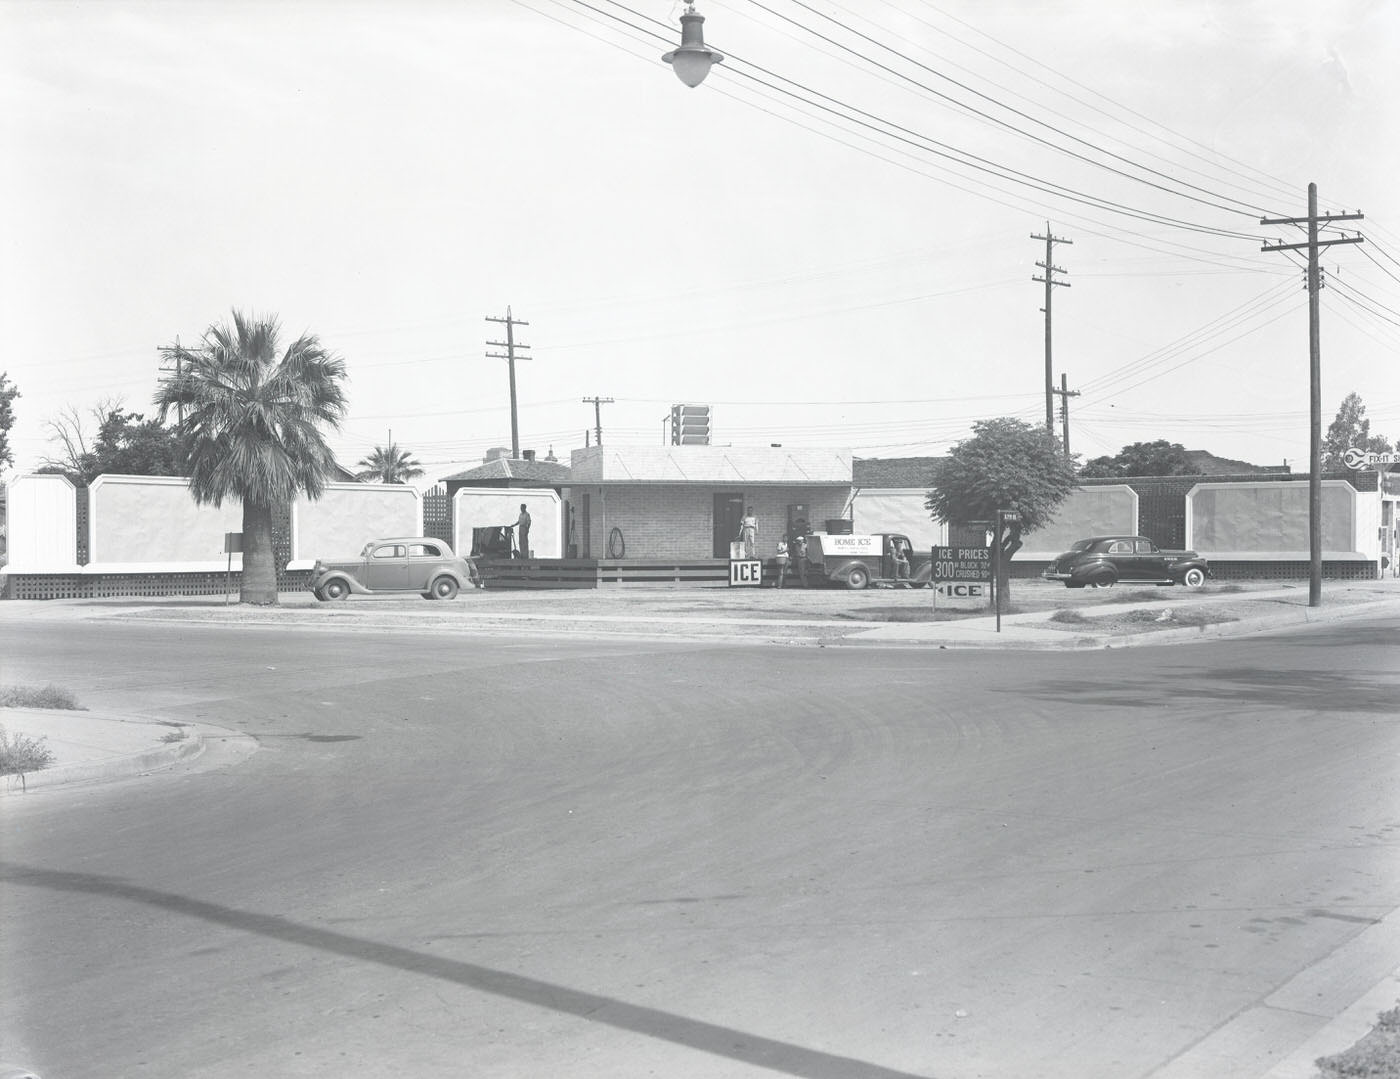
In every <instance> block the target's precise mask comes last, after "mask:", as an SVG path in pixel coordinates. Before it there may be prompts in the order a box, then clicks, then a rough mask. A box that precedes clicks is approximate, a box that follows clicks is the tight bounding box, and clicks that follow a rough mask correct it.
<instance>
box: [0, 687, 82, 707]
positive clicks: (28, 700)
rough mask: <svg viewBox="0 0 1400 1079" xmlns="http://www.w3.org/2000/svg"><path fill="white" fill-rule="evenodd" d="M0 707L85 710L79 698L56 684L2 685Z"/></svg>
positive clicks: (0, 688)
mask: <svg viewBox="0 0 1400 1079" xmlns="http://www.w3.org/2000/svg"><path fill="white" fill-rule="evenodd" d="M0 708H57V709H63V710H66V711H73V712H85V711H87V709H85V708H84V707H83V706H82V705H81V704H79V703H78V699H77V698H76V697H74V696H73V694H71V693H69V692H68V691H67V690H66V689H63V688H61V687H59V686H55V685H47V686H0Z"/></svg>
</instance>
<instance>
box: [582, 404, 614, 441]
mask: <svg viewBox="0 0 1400 1079" xmlns="http://www.w3.org/2000/svg"><path fill="white" fill-rule="evenodd" d="M583 403H584V404H585V405H592V406H593V424H594V428H593V429H594V430H595V431H596V432H597V433H598V445H599V446H601V445H602V444H603V406H604V405H610V404H612V403H613V399H612V398H611V397H585V398H584V399H583Z"/></svg>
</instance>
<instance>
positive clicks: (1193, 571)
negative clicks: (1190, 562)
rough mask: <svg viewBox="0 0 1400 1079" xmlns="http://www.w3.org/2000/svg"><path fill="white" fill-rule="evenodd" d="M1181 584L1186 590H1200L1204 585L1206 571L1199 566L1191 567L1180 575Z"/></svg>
mask: <svg viewBox="0 0 1400 1079" xmlns="http://www.w3.org/2000/svg"><path fill="white" fill-rule="evenodd" d="M1181 583H1182V584H1184V585H1185V586H1186V587H1187V588H1200V587H1201V585H1203V584H1205V583H1206V571H1205V570H1203V569H1201V567H1200V566H1192V567H1191V568H1190V569H1188V570H1187V571H1186V572H1185V573H1183V574H1182V575H1181Z"/></svg>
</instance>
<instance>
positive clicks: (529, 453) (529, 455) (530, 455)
mask: <svg viewBox="0 0 1400 1079" xmlns="http://www.w3.org/2000/svg"><path fill="white" fill-rule="evenodd" d="M520 455H521V456H522V457H524V458H525V460H527V461H533V460H534V459H535V451H534V450H521V451H520Z"/></svg>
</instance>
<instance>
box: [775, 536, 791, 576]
mask: <svg viewBox="0 0 1400 1079" xmlns="http://www.w3.org/2000/svg"><path fill="white" fill-rule="evenodd" d="M777 561H778V580H777V581H776V583H775V584H774V585H773V587H774V588H782V587H783V578H784V577H786V576H787V567H788V545H787V540H785V539H783V537H782V536H779V537H778V559H777Z"/></svg>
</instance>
